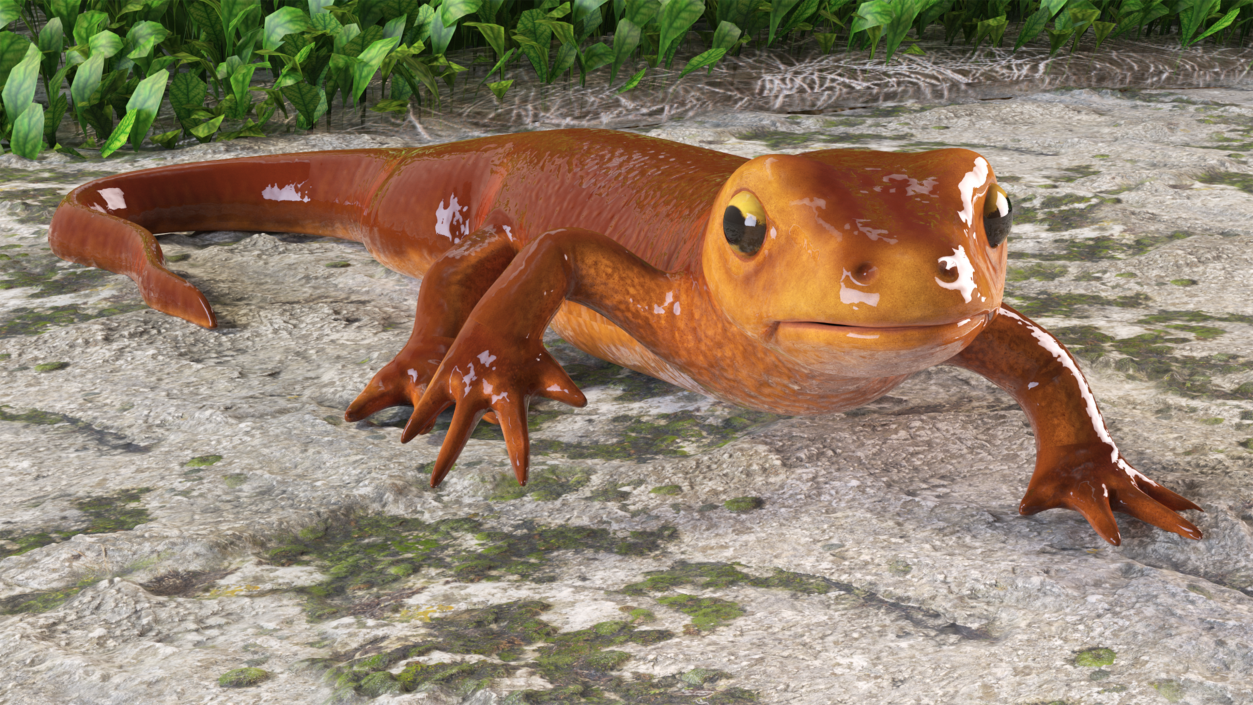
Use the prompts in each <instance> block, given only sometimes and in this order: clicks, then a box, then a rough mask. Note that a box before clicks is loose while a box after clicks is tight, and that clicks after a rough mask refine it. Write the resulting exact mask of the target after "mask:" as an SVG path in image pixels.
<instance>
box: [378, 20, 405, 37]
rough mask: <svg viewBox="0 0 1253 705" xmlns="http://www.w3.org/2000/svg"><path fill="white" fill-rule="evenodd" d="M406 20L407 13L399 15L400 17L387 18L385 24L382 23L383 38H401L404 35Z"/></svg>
mask: <svg viewBox="0 0 1253 705" xmlns="http://www.w3.org/2000/svg"><path fill="white" fill-rule="evenodd" d="M407 20H408V15H401V16H400V17H393V18H392V19H390V20H388V21H387V24H385V25H383V37H384V38H385V39H391V38H392V37H395V38H396V39H401V38H402V37H404V36H405V22H406V21H407Z"/></svg>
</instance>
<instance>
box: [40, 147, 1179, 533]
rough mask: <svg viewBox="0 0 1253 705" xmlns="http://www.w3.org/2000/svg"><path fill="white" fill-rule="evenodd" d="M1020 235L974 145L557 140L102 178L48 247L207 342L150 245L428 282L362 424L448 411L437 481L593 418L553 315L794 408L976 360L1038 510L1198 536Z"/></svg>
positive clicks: (418, 422) (568, 328)
mask: <svg viewBox="0 0 1253 705" xmlns="http://www.w3.org/2000/svg"><path fill="white" fill-rule="evenodd" d="M297 187H298V188H297ZM289 190H290V193H289ZM458 218H460V219H459V220H458ZM1011 222H1012V211H1011V207H1010V205H1009V201H1008V199H1007V197H1006V195H1005V193H1004V192H1003V190H1002V189H1000V187H999V186H997V185H996V183H995V175H994V174H993V172H992V169H991V167H990V166H989V164H988V162H987V161H986V160H985V159H984V158H983V157H981V156H979V155H978V154H976V153H974V152H971V151H969V150H964V149H948V150H937V151H934V152H926V153H920V154H894V153H884V152H868V151H858V150H822V151H817V152H808V153H805V154H801V155H768V156H764V157H759V158H757V159H754V160H744V159H742V158H739V157H735V156H732V155H727V154H721V153H718V152H714V151H711V150H706V149H701V148H698V147H693V146H690V145H682V144H676V143H671V142H666V141H663V140H657V139H653V138H649V137H644V136H640V135H632V134H627V133H617V132H611V131H604V130H557V131H552V132H538V133H524V134H518V135H502V136H497V137H488V138H482V139H478V140H471V141H468V142H463V143H453V144H447V145H436V146H433V147H426V148H420V149H415V150H360V151H353V152H320V153H310V154H303V155H301V154H297V155H274V156H267V157H255V158H246V159H237V160H227V161H223V162H214V163H204V164H186V165H177V166H171V167H163V168H160V169H152V170H147V171H143V172H137V173H134V174H123V175H119V176H115V177H108V178H105V179H101V180H98V181H95V182H92V183H89V184H86V185H84V186H81V187H79V188H77V189H75V190H74V191H73V192H71V193H70V194H69V195H68V196H67V197H66V199H65V201H63V203H62V205H61V207H60V208H58V210H57V212H56V214H55V215H54V218H53V222H52V225H51V227H50V229H49V242H50V244H51V246H52V249H53V251H54V252H55V253H56V254H58V255H59V256H61V257H63V258H65V259H69V260H72V261H76V262H80V263H83V264H89V265H92V266H97V267H102V268H105V269H109V270H110V271H114V272H118V273H122V274H126V275H128V276H130V277H131V278H132V279H134V280H135V281H136V283H137V284H138V285H139V289H140V292H141V294H142V295H143V297H144V301H146V302H147V303H148V304H149V305H150V306H152V307H153V308H156V309H158V310H161V311H165V312H168V313H171V314H173V315H176V316H180V317H182V318H185V319H187V320H189V321H192V322H195V323H198V324H200V325H203V326H206V327H210V328H211V327H214V326H215V325H216V319H215V317H214V314H213V312H212V309H211V307H210V304H209V302H208V300H207V299H206V298H205V297H204V295H203V294H202V293H201V292H200V291H198V290H197V289H196V288H195V287H194V286H192V285H191V284H189V283H188V282H186V281H184V280H183V279H182V278H181V277H179V276H177V275H176V274H174V273H172V272H170V271H169V270H168V269H167V268H166V267H165V262H164V257H163V256H162V254H161V249H160V246H159V245H158V243H157V241H156V239H155V238H154V237H153V232H170V231H181V230H214V229H232V230H270V231H289V232H299V233H308V234H316V235H326V236H332V237H341V238H347V239H351V240H356V241H359V242H362V243H363V244H364V245H365V246H366V247H367V248H368V250H369V251H370V253H371V254H372V255H373V256H374V257H375V258H376V259H378V260H379V261H380V262H382V263H383V264H385V265H386V266H388V267H391V268H392V269H395V270H397V271H400V272H403V273H406V274H411V275H415V276H418V275H420V276H422V277H423V279H422V287H421V290H420V291H419V294H418V301H417V311H416V314H415V318H414V328H413V333H412V334H411V336H410V338H409V340H408V342H407V343H406V345H405V347H404V349H402V350H401V352H400V353H399V354H397V355H396V357H395V358H394V359H393V360H392V361H391V362H390V363H388V364H387V365H386V366H384V367H383V368H382V369H381V370H379V371H378V373H377V374H375V376H374V378H373V379H372V380H371V381H370V383H369V384H368V385H367V386H366V388H365V389H364V390H363V391H362V392H361V394H360V395H358V397H357V398H356V399H355V400H354V401H353V402H352V403H351V404H350V405H349V407H348V409H347V411H346V413H345V418H346V419H347V420H349V421H357V420H360V419H364V418H366V417H368V416H369V415H371V414H373V413H375V412H377V411H379V410H381V409H384V408H387V407H390V406H396V405H401V404H405V405H412V406H413V407H414V410H413V412H412V415H411V417H410V420H409V423H408V425H407V426H406V427H405V430H404V433H403V434H402V441H406V442H407V441H409V440H411V439H412V438H414V437H415V436H416V435H418V434H421V433H425V432H426V431H428V430H430V428H431V427H432V426H433V425H434V423H435V420H436V417H437V416H438V415H439V414H440V412H442V411H443V410H444V409H446V408H448V407H449V406H453V405H455V410H454V413H453V419H452V422H451V424H450V426H449V429H448V432H447V433H446V434H445V438H444V441H443V443H442V445H441V449H440V453H439V457H438V458H437V459H436V461H435V464H434V467H433V469H432V473H431V483H432V485H436V484H438V483H439V482H440V481H441V480H442V479H443V478H444V476H445V475H446V474H447V473H448V472H449V471H450V470H451V468H452V466H453V463H454V461H455V460H456V459H457V456H458V455H459V454H460V452H461V450H462V448H463V447H464V445H465V443H466V442H467V440H468V439H469V437H470V434H471V433H472V432H473V430H474V427H475V425H476V424H477V423H478V422H479V421H480V420H481V419H484V418H486V419H487V420H489V421H492V422H498V423H499V424H500V425H501V428H502V432H503V434H504V437H505V442H506V447H507V449H508V452H509V457H510V461H511V463H512V465H513V468H514V472H515V473H516V476H517V478H518V480H519V481H520V482H525V481H526V479H527V471H528V466H529V457H530V441H529V431H528V428H527V408H528V405H529V403H530V400H531V399H533V398H534V397H537V396H542V397H547V398H550V399H555V400H558V401H562V402H564V403H567V404H572V405H575V406H582V405H583V404H585V403H586V397H584V395H583V394H582V392H581V391H580V390H579V389H578V388H577V386H575V384H574V383H573V382H572V381H571V380H570V378H569V376H568V375H566V373H565V371H564V370H563V369H562V368H561V366H560V365H559V364H558V363H557V362H556V360H554V359H553V358H552V356H551V355H550V354H549V353H548V351H547V350H546V349H545V348H544V346H543V343H542V339H543V333H544V330H545V329H546V328H547V327H548V326H549V325H550V324H551V326H552V328H553V329H554V330H555V331H557V333H558V334H559V335H561V336H562V337H563V338H565V339H566V340H569V341H570V342H572V343H573V344H575V345H576V346H578V347H580V348H582V349H583V350H585V351H587V352H589V353H591V354H593V355H597V356H600V357H602V358H604V359H606V360H610V361H613V362H616V363H618V364H621V365H624V366H627V367H630V368H632V369H635V370H638V371H641V372H645V373H647V374H651V375H654V376H656V377H658V378H660V379H664V380H667V381H669V382H672V383H674V384H677V385H680V386H683V387H686V388H688V389H693V390H696V391H700V392H704V393H707V394H710V395H713V396H717V397H719V398H721V399H724V400H727V401H730V402H732V403H735V404H739V405H743V406H749V407H753V408H757V409H765V410H770V411H774V412H776V413H783V414H812V413H824V412H829V411H838V410H843V409H848V408H852V407H855V406H858V405H860V404H864V403H866V402H868V401H871V400H873V399H875V398H877V397H879V396H881V395H883V394H885V393H887V392H888V391H889V390H890V389H892V388H893V387H894V386H895V385H897V384H899V383H900V382H901V381H902V380H903V379H905V377H906V376H908V374H910V373H912V372H915V371H918V370H922V369H925V368H927V367H930V366H932V365H936V364H947V365H955V366H959V367H963V368H965V369H967V370H970V371H973V372H975V373H977V374H980V375H982V376H984V377H986V378H987V379H989V380H991V381H992V382H994V383H995V384H997V385H999V386H1000V387H1002V388H1003V389H1005V390H1006V391H1007V392H1009V393H1010V394H1011V395H1012V396H1013V397H1014V399H1015V400H1016V401H1017V402H1018V403H1019V405H1020V406H1021V407H1022V408H1023V410H1024V411H1025V412H1026V414H1027V417H1028V418H1029V419H1030V421H1031V425H1032V428H1033V429H1034V431H1035V435H1036V442H1037V451H1038V452H1037V458H1036V467H1035V471H1034V473H1033V474H1032V477H1031V481H1030V483H1029V485H1028V488H1027V492H1026V494H1025V496H1024V498H1023V501H1022V503H1021V505H1020V507H1019V509H1020V511H1021V512H1022V513H1023V514H1032V513H1035V512H1038V511H1042V510H1044V509H1049V508H1054V507H1065V508H1069V509H1074V510H1076V511H1079V512H1081V513H1082V514H1083V516H1084V517H1085V518H1086V519H1087V520H1088V521H1089V522H1090V523H1091V524H1092V526H1093V528H1094V529H1095V530H1096V531H1097V533H1099V534H1100V535H1101V536H1102V537H1103V538H1105V539H1106V540H1108V541H1110V542H1111V543H1115V544H1116V543H1118V542H1119V540H1120V539H1119V531H1118V525H1117V523H1116V522H1115V520H1114V518H1113V513H1112V512H1113V511H1115V510H1116V511H1121V512H1124V513H1127V514H1130V515H1132V516H1135V517H1138V518H1140V519H1143V520H1144V521H1147V522H1150V523H1152V524H1153V525H1155V526H1158V527H1160V528H1162V529H1164V530H1167V531H1172V532H1174V533H1177V534H1180V535H1182V536H1186V537H1189V538H1200V536H1201V533H1200V531H1199V530H1198V529H1197V528H1196V527H1195V526H1193V525H1192V524H1191V523H1190V522H1188V521H1187V520H1186V519H1184V518H1183V517H1181V516H1180V515H1179V514H1178V513H1177V512H1179V511H1181V510H1185V509H1198V507H1197V505H1195V504H1193V503H1192V502H1190V501H1188V500H1187V499H1184V498H1183V497H1180V496H1179V495H1177V494H1175V493H1173V492H1171V491H1170V490H1168V489H1166V488H1165V487H1162V486H1161V485H1159V484H1157V483H1155V482H1153V481H1152V480H1150V479H1149V478H1147V477H1145V476H1144V475H1143V474H1141V473H1139V472H1138V471H1136V470H1135V469H1134V468H1133V467H1132V466H1131V465H1130V464H1129V463H1127V461H1126V460H1125V459H1124V458H1123V457H1122V456H1121V454H1120V452H1119V451H1118V449H1117V447H1116V446H1115V445H1114V442H1113V440H1112V439H1111V438H1110V436H1109V434H1108V432H1107V431H1106V430H1105V426H1104V422H1103V420H1102V418H1101V415H1100V411H1099V409H1098V407H1097V404H1096V400H1095V398H1094V397H1093V394H1092V392H1091V389H1090V388H1089V387H1088V384H1087V382H1086V380H1085V379H1084V378H1083V374H1082V373H1081V371H1080V370H1079V367H1078V364H1077V363H1076V361H1075V360H1074V359H1073V358H1072V357H1071V356H1070V354H1069V352H1067V351H1066V349H1065V347H1064V346H1063V345H1061V343H1060V342H1058V341H1057V340H1056V339H1055V338H1053V337H1052V336H1051V335H1050V334H1048V332H1047V331H1045V330H1043V329H1042V328H1040V327H1039V326H1038V325H1036V324H1035V323H1033V322H1032V321H1030V320H1028V319H1027V318H1026V317H1024V316H1021V314H1018V313H1017V312H1016V311H1014V310H1013V309H1012V308H1011V307H1009V306H1006V305H1004V304H1003V302H1002V301H1001V290H1002V287H1003V285H1004V278H1005V264H1006V250H1007V247H1008V246H1007V245H1006V244H1005V238H1006V236H1007V235H1008V232H1009V227H1010V223H1011ZM454 226H455V232H454Z"/></svg>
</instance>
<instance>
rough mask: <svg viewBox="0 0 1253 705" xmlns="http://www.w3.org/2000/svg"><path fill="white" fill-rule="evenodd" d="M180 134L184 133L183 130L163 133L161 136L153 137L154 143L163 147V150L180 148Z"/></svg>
mask: <svg viewBox="0 0 1253 705" xmlns="http://www.w3.org/2000/svg"><path fill="white" fill-rule="evenodd" d="M180 132H182V130H177V129H176V130H170V131H169V132H162V133H161V134H159V135H153V136H152V141H153V142H155V143H157V144H159V145H161V147H162V148H163V149H174V148H175V147H176V146H178V135H179V133H180Z"/></svg>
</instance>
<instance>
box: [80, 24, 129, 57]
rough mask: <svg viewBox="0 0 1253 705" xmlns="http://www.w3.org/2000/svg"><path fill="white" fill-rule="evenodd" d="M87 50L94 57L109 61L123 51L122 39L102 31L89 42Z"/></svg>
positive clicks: (107, 31)
mask: <svg viewBox="0 0 1253 705" xmlns="http://www.w3.org/2000/svg"><path fill="white" fill-rule="evenodd" d="M87 49H88V51H90V52H91V55H92V56H102V57H104V58H106V59H108V58H109V57H111V56H113V55H115V54H117V53H118V52H119V51H121V50H122V38H121V37H119V36H117V35H116V34H114V33H113V32H110V31H109V30H107V29H106V30H102V31H100V32H96V33H95V34H94V35H92V37H91V39H89V40H87Z"/></svg>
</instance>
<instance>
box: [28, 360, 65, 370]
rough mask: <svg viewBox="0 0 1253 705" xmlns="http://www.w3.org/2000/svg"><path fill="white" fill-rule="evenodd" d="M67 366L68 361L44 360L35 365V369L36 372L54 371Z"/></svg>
mask: <svg viewBox="0 0 1253 705" xmlns="http://www.w3.org/2000/svg"><path fill="white" fill-rule="evenodd" d="M69 366H70V363H68V362H44V363H41V364H38V365H35V371H36V372H56V371H57V370H64V369H65V368H67V367H69Z"/></svg>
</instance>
